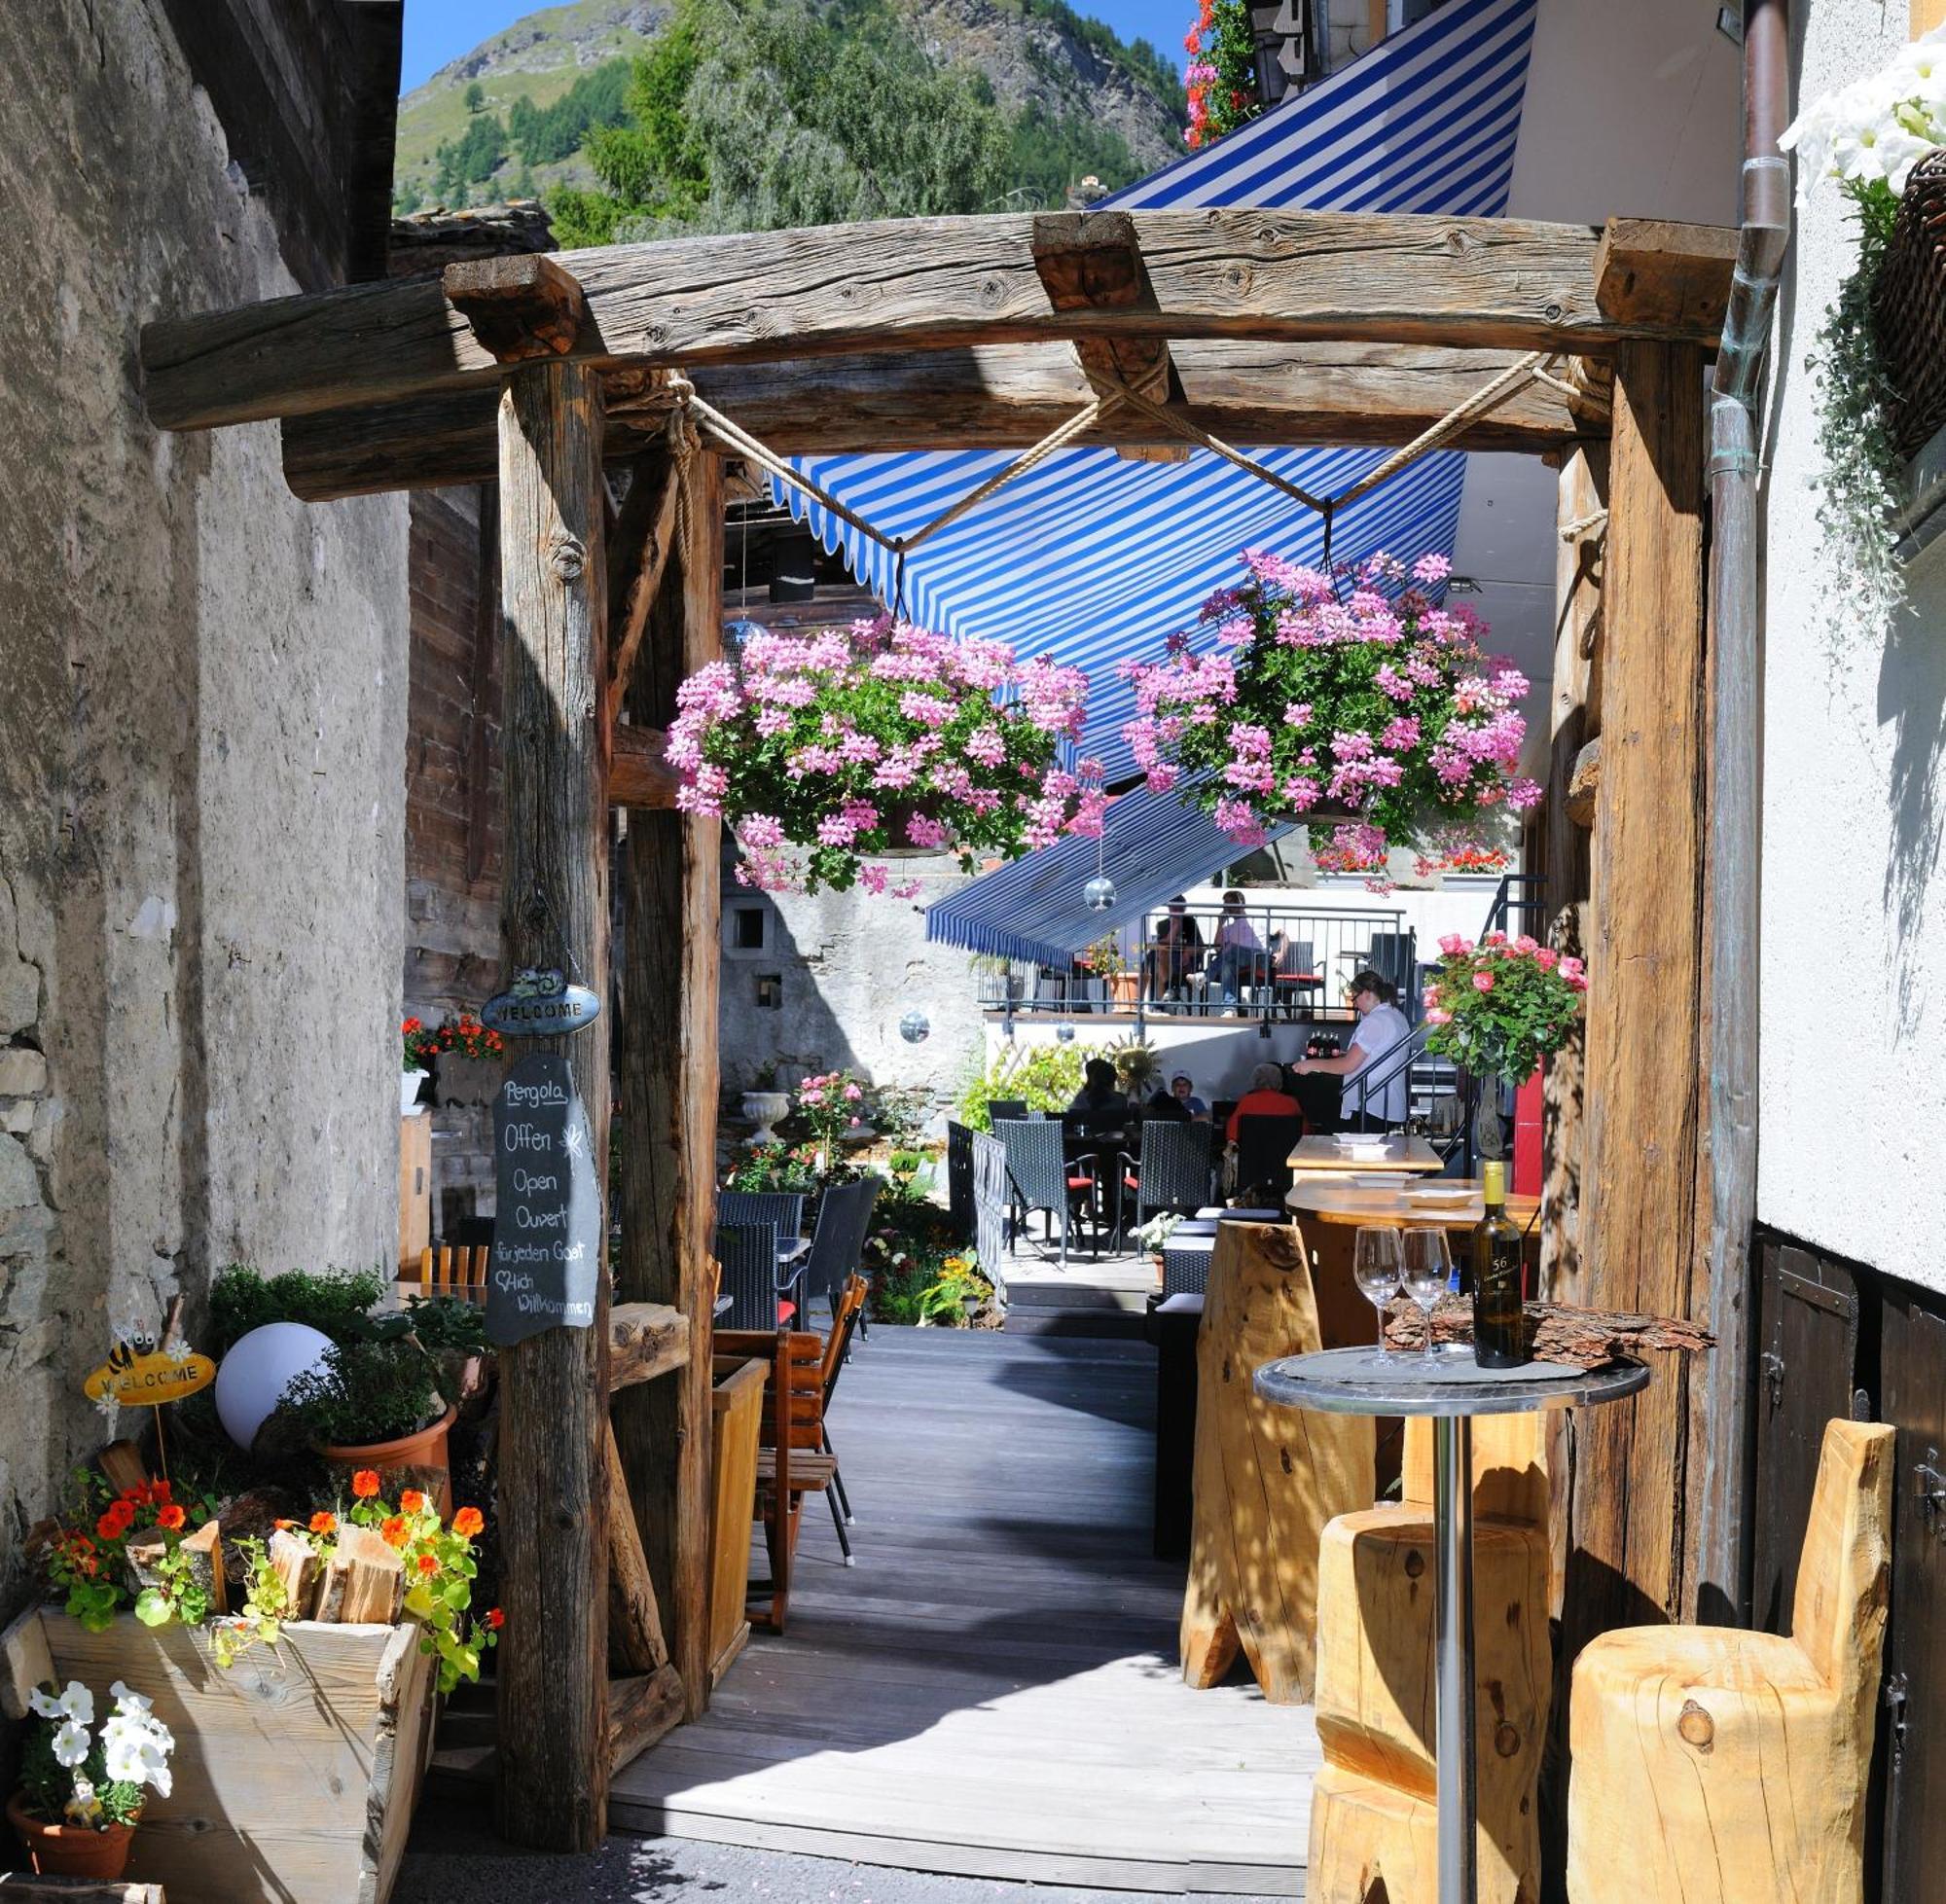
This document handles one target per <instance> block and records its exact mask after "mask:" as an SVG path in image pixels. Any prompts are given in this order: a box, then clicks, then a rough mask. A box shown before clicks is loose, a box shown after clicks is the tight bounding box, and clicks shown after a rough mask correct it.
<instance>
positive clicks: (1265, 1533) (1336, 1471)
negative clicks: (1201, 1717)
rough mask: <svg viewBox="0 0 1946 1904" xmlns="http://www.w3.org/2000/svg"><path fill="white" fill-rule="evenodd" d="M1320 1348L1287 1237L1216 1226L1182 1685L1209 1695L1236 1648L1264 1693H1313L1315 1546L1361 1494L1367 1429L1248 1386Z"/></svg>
mask: <svg viewBox="0 0 1946 1904" xmlns="http://www.w3.org/2000/svg"><path fill="white" fill-rule="evenodd" d="M1317 1347H1319V1343H1318V1336H1317V1305H1316V1303H1315V1300H1314V1298H1313V1294H1312V1287H1311V1270H1310V1258H1309V1256H1308V1254H1307V1252H1306V1251H1305V1248H1304V1242H1303V1239H1302V1238H1301V1237H1300V1236H1299V1235H1298V1234H1297V1232H1296V1230H1295V1228H1287V1227H1285V1226H1284V1225H1282V1224H1276V1223H1222V1224H1219V1225H1218V1226H1217V1231H1216V1247H1215V1249H1214V1250H1213V1251H1212V1252H1211V1254H1210V1259H1209V1284H1208V1288H1207V1291H1206V1293H1205V1296H1204V1299H1203V1329H1202V1333H1201V1334H1200V1336H1199V1337H1198V1339H1197V1347H1196V1371H1197V1373H1196V1383H1197V1394H1196V1481H1195V1495H1196V1498H1195V1507H1194V1511H1193V1524H1192V1530H1191V1535H1190V1552H1189V1586H1188V1590H1187V1591H1186V1593H1185V1594H1184V1596H1183V1602H1182V1633H1181V1643H1182V1676H1183V1678H1184V1679H1186V1680H1187V1681H1188V1682H1189V1684H1190V1685H1192V1686H1199V1687H1202V1686H1213V1685H1215V1684H1216V1682H1217V1681H1218V1680H1219V1679H1221V1678H1222V1677H1223V1675H1224V1674H1225V1673H1226V1672H1228V1671H1229V1670H1230V1668H1231V1666H1232V1665H1234V1664H1235V1662H1236V1658H1237V1651H1238V1648H1239V1647H1240V1646H1241V1647H1242V1649H1243V1655H1244V1657H1245V1658H1246V1659H1247V1660H1248V1661H1249V1663H1250V1670H1251V1671H1252V1672H1253V1673H1255V1675H1256V1679H1257V1684H1258V1685H1260V1686H1261V1687H1262V1688H1263V1691H1264V1697H1265V1698H1266V1699H1267V1700H1270V1701H1271V1702H1272V1703H1273V1704H1276V1705H1302V1704H1304V1703H1305V1702H1306V1701H1307V1700H1309V1699H1310V1698H1311V1689H1312V1681H1313V1678H1314V1676H1315V1628H1316V1619H1317V1539H1318V1534H1319V1532H1320V1531H1321V1530H1322V1528H1323V1527H1324V1524H1325V1522H1327V1521H1328V1520H1330V1519H1331V1517H1332V1516H1333V1515H1334V1514H1342V1513H1344V1512H1346V1511H1347V1510H1348V1509H1350V1508H1352V1507H1357V1506H1360V1505H1362V1504H1363V1503H1365V1502H1366V1501H1369V1500H1370V1499H1371V1498H1372V1448H1373V1430H1372V1422H1371V1421H1370V1420H1369V1419H1366V1418H1364V1417H1361V1416H1355V1415H1312V1414H1308V1413H1306V1412H1304V1411H1302V1410H1298V1409H1290V1408H1278V1407H1275V1406H1274V1405H1273V1404H1271V1403H1269V1402H1266V1401H1263V1400H1261V1399H1259V1397H1258V1396H1257V1394H1256V1393H1255V1391H1254V1390H1253V1389H1252V1388H1251V1386H1250V1378H1251V1377H1252V1376H1253V1375H1255V1373H1256V1372H1257V1370H1258V1369H1260V1368H1261V1367H1262V1366H1263V1365H1264V1364H1265V1363H1266V1362H1273V1361H1276V1360H1277V1358H1278V1357H1279V1356H1280V1355H1304V1354H1308V1353H1310V1352H1311V1351H1312V1350H1314V1349H1315V1348H1317Z"/></svg>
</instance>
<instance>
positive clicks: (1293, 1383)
mask: <svg viewBox="0 0 1946 1904" xmlns="http://www.w3.org/2000/svg"><path fill="white" fill-rule="evenodd" d="M1647 1383H1648V1368H1647V1366H1646V1365H1645V1364H1644V1363H1641V1362H1618V1363H1613V1364H1611V1365H1610V1366H1608V1367H1607V1368H1603V1369H1574V1368H1568V1367H1566V1366H1564V1365H1563V1364H1562V1363H1559V1362H1524V1363H1523V1364H1522V1365H1521V1366H1520V1367H1519V1368H1517V1369H1483V1368H1482V1367H1481V1366H1480V1365H1479V1363H1478V1362H1476V1361H1475V1360H1474V1359H1473V1350H1472V1347H1470V1345H1468V1344H1464V1343H1448V1344H1446V1345H1444V1346H1443V1347H1440V1348H1439V1349H1437V1350H1435V1351H1434V1353H1433V1354H1432V1355H1431V1356H1430V1357H1427V1356H1424V1355H1422V1354H1421V1353H1420V1352H1419V1350H1418V1349H1416V1348H1409V1349H1400V1350H1396V1351H1394V1352H1393V1353H1392V1354H1391V1355H1389V1356H1383V1357H1382V1356H1381V1355H1380V1354H1379V1352H1378V1350H1377V1349H1376V1348H1326V1349H1320V1350H1319V1351H1318V1352H1317V1353H1315V1354H1313V1355H1286V1356H1283V1357H1282V1358H1281V1359H1280V1360H1278V1361H1275V1362H1266V1363H1265V1364H1264V1366H1263V1367H1262V1368H1260V1369H1259V1370H1258V1371H1257V1373H1256V1378H1255V1387H1256V1391H1257V1393H1258V1394H1260V1395H1261V1396H1262V1397H1263V1398H1264V1400H1265V1401H1267V1402H1277V1403H1279V1405H1281V1406H1282V1407H1285V1408H1308V1409H1312V1410H1314V1411H1315V1412H1316V1413H1318V1414H1321V1415H1522V1414H1529V1413H1532V1411H1534V1410H1536V1409H1543V1408H1573V1407H1577V1406H1585V1405H1589V1404H1593V1403H1598V1402H1617V1401H1620V1400H1621V1399H1622V1398H1623V1396H1625V1395H1633V1394H1634V1393H1635V1392H1636V1391H1637V1389H1639V1388H1642V1387H1645V1386H1646V1385H1647Z"/></svg>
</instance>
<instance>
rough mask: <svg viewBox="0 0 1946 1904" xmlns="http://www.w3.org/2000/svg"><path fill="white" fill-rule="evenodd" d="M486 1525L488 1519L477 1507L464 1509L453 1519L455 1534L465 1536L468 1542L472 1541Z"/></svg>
mask: <svg viewBox="0 0 1946 1904" xmlns="http://www.w3.org/2000/svg"><path fill="white" fill-rule="evenodd" d="M485 1526H486V1517H485V1516H484V1515H483V1514H482V1513H481V1512H480V1510H479V1509H478V1508H477V1507H462V1508H461V1509H460V1510H459V1512H458V1513H457V1514H455V1515H454V1516H453V1517H452V1530H453V1532H454V1533H458V1534H464V1535H465V1536H466V1538H467V1539H468V1540H471V1539H472V1538H473V1536H474V1535H475V1534H477V1533H478V1532H479V1531H480V1529H481V1528H482V1527H485Z"/></svg>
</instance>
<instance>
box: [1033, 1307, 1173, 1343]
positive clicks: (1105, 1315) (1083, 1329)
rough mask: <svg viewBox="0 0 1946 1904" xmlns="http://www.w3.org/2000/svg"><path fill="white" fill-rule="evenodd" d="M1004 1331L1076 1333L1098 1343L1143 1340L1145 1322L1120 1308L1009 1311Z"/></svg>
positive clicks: (1041, 1334) (1049, 1333) (1052, 1334)
mask: <svg viewBox="0 0 1946 1904" xmlns="http://www.w3.org/2000/svg"><path fill="white" fill-rule="evenodd" d="M1003 1333H1004V1334H1006V1335H1010V1336H1074V1337H1083V1338H1086V1339H1088V1340H1091V1341H1095V1342H1140V1341H1142V1340H1143V1338H1144V1335H1145V1333H1146V1325H1145V1322H1144V1320H1143V1318H1142V1316H1141V1315H1140V1314H1138V1313H1137V1314H1131V1313H1130V1312H1129V1311H1127V1310H1119V1309H1015V1308H1012V1307H1011V1306H1010V1307H1009V1308H1008V1310H1007V1320H1006V1323H1005V1326H1004V1329H1003Z"/></svg>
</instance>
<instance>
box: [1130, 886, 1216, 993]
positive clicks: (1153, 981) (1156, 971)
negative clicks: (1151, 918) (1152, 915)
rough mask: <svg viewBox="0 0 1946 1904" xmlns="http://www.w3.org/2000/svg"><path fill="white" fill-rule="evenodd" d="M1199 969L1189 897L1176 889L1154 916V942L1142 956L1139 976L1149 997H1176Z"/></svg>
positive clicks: (1199, 938) (1199, 943)
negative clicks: (1162, 911)
mask: <svg viewBox="0 0 1946 1904" xmlns="http://www.w3.org/2000/svg"><path fill="white" fill-rule="evenodd" d="M1202 969H1203V934H1202V931H1201V930H1200V929H1199V927H1198V926H1197V923H1196V921H1195V919H1194V918H1192V917H1191V916H1190V912H1189V901H1188V900H1186V899H1185V898H1184V897H1183V896H1182V894H1181V893H1179V892H1178V893H1177V894H1176V895H1175V897H1174V898H1173V899H1171V901H1170V902H1169V911H1168V912H1167V913H1165V914H1164V915H1163V916H1162V917H1161V918H1159V919H1157V920H1156V925H1155V942H1154V944H1153V945H1151V946H1150V948H1149V950H1148V952H1146V953H1145V954H1144V955H1143V957H1142V979H1143V983H1144V986H1145V988H1146V989H1147V993H1148V996H1149V997H1150V998H1151V999H1154V1000H1157V1001H1160V1000H1162V999H1164V998H1173V997H1180V996H1181V994H1182V992H1183V990H1184V988H1186V986H1187V985H1188V982H1189V981H1190V980H1191V979H1192V978H1194V977H1195V976H1196V974H1197V973H1199V972H1200V971H1202Z"/></svg>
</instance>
